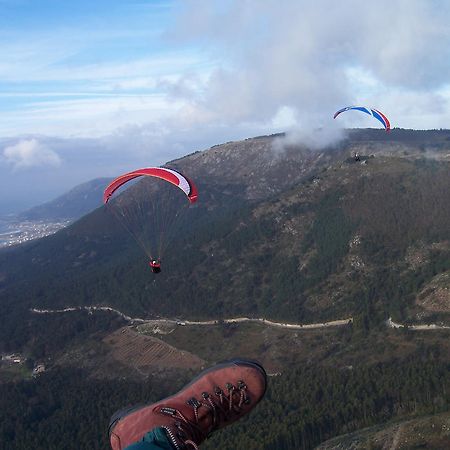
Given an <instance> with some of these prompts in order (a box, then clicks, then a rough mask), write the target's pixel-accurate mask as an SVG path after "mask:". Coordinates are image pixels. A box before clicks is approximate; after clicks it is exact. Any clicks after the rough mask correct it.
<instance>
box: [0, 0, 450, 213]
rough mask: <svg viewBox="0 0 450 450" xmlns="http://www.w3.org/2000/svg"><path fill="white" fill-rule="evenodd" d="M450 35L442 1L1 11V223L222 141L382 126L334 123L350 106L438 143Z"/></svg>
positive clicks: (44, 2)
mask: <svg viewBox="0 0 450 450" xmlns="http://www.w3.org/2000/svg"><path fill="white" fill-rule="evenodd" d="M449 23H450V2H448V1H446V0H379V1H377V2H372V3H368V2H361V1H360V0H342V1H340V2H336V1H334V0H333V1H332V0H317V1H314V2H311V1H309V0H285V1H283V2H278V1H275V0H220V1H219V0H183V1H178V0H167V1H165V0H157V1H150V0H135V1H132V0H120V1H119V0H108V1H106V0H100V1H95V2H93V1H89V2H88V1H84V0H81V1H77V2H66V1H57V0H52V1H50V0H0V55H1V58H0V180H1V181H0V190H1V191H2V192H5V191H7V192H8V196H6V197H5V196H3V198H2V199H0V214H1V213H4V212H5V211H11V210H14V209H16V210H17V209H23V208H25V207H28V206H32V205H34V204H36V203H40V202H42V201H46V200H49V199H51V198H53V197H54V196H56V195H58V194H60V193H62V192H63V191H64V190H66V189H69V188H71V187H73V186H74V185H76V184H78V183H81V182H84V181H87V180H89V179H92V178H95V177H101V176H114V175H117V174H118V173H120V172H121V171H125V170H129V169H133V168H136V167H139V166H140V165H146V166H149V165H156V164H161V163H164V162H165V161H168V160H170V159H172V158H174V157H178V156H181V155H183V154H186V153H190V152H192V151H195V150H201V149H205V148H207V147H209V146H211V145H214V144H218V143H221V142H224V141H228V140H232V139H241V138H246V137H251V136H254V135H259V134H270V133H274V132H278V131H287V132H288V133H290V136H291V140H292V139H294V140H298V141H304V142H307V143H308V144H311V145H314V146H316V147H320V146H321V145H325V144H327V143H329V142H332V141H333V140H336V139H339V137H340V136H342V130H341V128H343V127H368V126H377V125H376V124H374V123H373V122H372V120H373V119H371V118H370V117H362V116H364V115H358V114H353V113H348V114H347V115H346V116H345V117H344V115H342V116H341V117H340V118H339V119H340V120H339V121H337V120H336V121H333V120H332V116H333V113H334V111H335V110H337V109H339V108H340V107H342V106H345V105H349V104H364V105H368V106H372V107H375V108H378V109H380V110H381V111H383V112H384V113H385V114H386V115H387V116H388V117H389V118H390V120H391V123H392V126H394V127H395V126H397V127H403V128H421V129H427V128H448V127H449V123H450V84H449V80H450V64H449V61H450V27H449V26H448V24H449ZM319 127H321V128H322V130H325V132H323V133H322V134H317V132H316V131H315V130H316V129H317V128H319ZM27 186H33V190H32V194H30V192H29V190H28V191H27Z"/></svg>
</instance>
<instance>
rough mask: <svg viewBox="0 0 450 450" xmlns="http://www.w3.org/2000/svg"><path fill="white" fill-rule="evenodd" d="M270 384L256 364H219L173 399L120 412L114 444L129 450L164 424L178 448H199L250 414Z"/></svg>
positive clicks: (112, 429) (113, 420) (115, 422)
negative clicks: (220, 431) (220, 430)
mask: <svg viewBox="0 0 450 450" xmlns="http://www.w3.org/2000/svg"><path fill="white" fill-rule="evenodd" d="M266 382H267V380H266V372H265V370H264V368H263V367H262V366H261V365H259V364H258V363H256V362H253V361H248V360H244V359H234V360H231V361H225V362H222V363H219V364H217V365H215V366H214V367H211V368H209V369H206V370H204V371H203V372H202V373H200V375H198V376H197V377H196V378H194V380H192V381H191V382H190V383H189V384H188V385H187V386H185V387H184V388H183V389H182V390H181V391H180V392H178V393H177V394H175V395H172V396H171V397H167V398H165V399H163V400H160V401H159V402H156V403H153V404H151V405H147V406H145V405H144V406H136V407H132V408H128V409H124V410H121V411H118V412H117V413H115V414H114V415H113V416H112V418H111V422H110V425H109V438H110V442H111V446H112V448H113V449H114V450H123V449H124V448H126V447H127V446H128V445H130V444H133V443H135V442H137V441H139V440H142V438H143V436H144V435H145V434H146V433H147V432H149V431H151V430H153V429H155V428H159V427H162V428H163V429H164V431H165V433H166V434H167V437H168V440H169V441H170V442H171V444H172V445H173V447H174V448H175V449H177V450H178V449H186V450H187V449H197V448H198V445H199V444H200V443H201V442H203V441H204V440H205V439H206V438H207V437H208V436H209V435H210V434H211V433H212V432H213V431H215V430H218V429H220V428H223V427H225V426H227V425H230V424H231V423H233V422H235V421H236V420H238V419H240V418H241V417H243V416H245V415H246V414H248V413H249V412H250V411H251V410H252V409H253V408H254V407H255V405H256V404H257V403H258V402H259V401H260V400H261V399H262V397H263V396H264V393H265V391H266Z"/></svg>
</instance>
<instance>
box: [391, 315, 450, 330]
mask: <svg viewBox="0 0 450 450" xmlns="http://www.w3.org/2000/svg"><path fill="white" fill-rule="evenodd" d="M386 325H387V326H388V327H389V328H408V330H412V331H427V330H450V326H446V325H436V324H435V323H430V324H429V325H402V324H401V323H395V322H394V321H393V320H392V319H391V318H390V317H389V319H388V320H387V321H386Z"/></svg>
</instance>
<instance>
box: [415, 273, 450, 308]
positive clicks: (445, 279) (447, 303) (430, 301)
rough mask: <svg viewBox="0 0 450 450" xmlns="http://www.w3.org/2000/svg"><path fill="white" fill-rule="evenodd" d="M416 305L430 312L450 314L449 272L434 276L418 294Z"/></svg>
mask: <svg viewBox="0 0 450 450" xmlns="http://www.w3.org/2000/svg"><path fill="white" fill-rule="evenodd" d="M416 304H417V305H419V306H421V307H422V308H423V309H425V310H427V311H432V312H450V272H446V273H443V274H440V275H437V276H435V277H434V278H433V279H432V280H431V281H430V282H429V283H428V284H427V285H426V286H425V287H424V288H423V289H422V290H421V291H420V292H419V294H418V296H417V299H416Z"/></svg>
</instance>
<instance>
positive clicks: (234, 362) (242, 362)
mask: <svg viewBox="0 0 450 450" xmlns="http://www.w3.org/2000/svg"><path fill="white" fill-rule="evenodd" d="M230 366H248V367H253V368H256V369H258V370H259V371H260V372H261V374H262V375H263V376H264V392H263V395H262V396H261V397H263V396H264V394H265V393H266V389H267V374H266V371H265V369H264V367H263V366H262V365H261V364H260V363H259V362H257V361H253V360H250V359H240V358H236V359H230V360H227V361H222V362H220V363H217V364H216V365H215V366H212V367H209V368H208V369H205V370H203V371H202V372H200V373H199V374H198V375H197V376H196V377H195V378H193V379H192V380H191V381H190V382H189V383H188V384H186V385H185V386H183V388H182V389H181V390H180V391H178V392H177V393H176V394H173V395H171V396H170V397H166V398H164V399H162V400H158V401H157V402H152V403H147V404H137V405H134V406H128V407H126V408H122V409H119V410H118V411H116V412H115V413H114V414H113V415H112V416H111V419H110V421H109V426H108V436H109V437H111V433H112V432H113V429H114V427H115V425H116V424H117V423H118V422H119V421H120V420H122V419H124V418H125V417H127V416H129V415H130V414H132V413H134V412H136V411H138V410H140V409H143V408H146V407H147V406H150V405H153V403H159V402H163V401H165V400H169V399H171V398H172V397H176V396H177V395H178V394H179V393H180V392H181V391H184V390H185V389H186V388H188V387H189V386H191V385H192V384H194V383H196V382H197V380H199V379H200V378H202V377H203V376H205V375H206V374H207V373H210V372H215V371H216V370H218V369H224V368H225V367H230Z"/></svg>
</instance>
